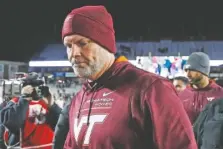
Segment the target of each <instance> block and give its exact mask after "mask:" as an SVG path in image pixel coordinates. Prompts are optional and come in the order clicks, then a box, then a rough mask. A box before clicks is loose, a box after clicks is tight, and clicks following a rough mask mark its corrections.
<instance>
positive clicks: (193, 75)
mask: <svg viewBox="0 0 223 149" xmlns="http://www.w3.org/2000/svg"><path fill="white" fill-rule="evenodd" d="M186 75H187V77H188V80H189V82H190V83H191V84H194V85H197V84H199V83H200V81H201V80H202V79H203V74H202V73H200V72H197V71H193V70H186Z"/></svg>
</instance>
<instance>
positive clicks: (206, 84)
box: [196, 77, 210, 88]
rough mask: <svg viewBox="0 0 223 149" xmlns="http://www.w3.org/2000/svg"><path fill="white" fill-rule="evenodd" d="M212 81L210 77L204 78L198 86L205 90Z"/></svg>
mask: <svg viewBox="0 0 223 149" xmlns="http://www.w3.org/2000/svg"><path fill="white" fill-rule="evenodd" d="M209 83H210V80H209V78H208V77H204V78H203V79H202V80H201V81H200V83H199V84H197V85H196V86H197V88H205V87H207V86H208V85H209Z"/></svg>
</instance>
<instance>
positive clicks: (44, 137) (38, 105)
mask: <svg viewBox="0 0 223 149" xmlns="http://www.w3.org/2000/svg"><path fill="white" fill-rule="evenodd" d="M33 93H34V88H33V87H32V86H30V85H27V86H25V87H23V88H22V95H26V96H27V95H31V96H29V97H25V96H21V97H20V98H13V99H12V100H11V101H9V102H8V104H7V105H6V107H4V108H3V109H2V110H1V112H0V122H1V124H3V126H5V128H7V129H6V130H8V131H6V132H5V135H4V136H5V137H4V141H5V142H6V144H8V146H9V147H11V148H13V147H15V146H17V145H20V146H21V147H29V148H30V147H32V148H41V149H51V148H52V139H53V135H54V128H55V126H56V123H57V120H58V118H59V115H60V112H61V108H59V107H58V106H57V105H56V104H55V103H54V100H53V98H51V95H50V94H48V95H49V96H46V97H44V98H42V99H40V98H39V97H38V96H36V95H37V94H35V93H34V94H33ZM19 143H21V144H19Z"/></svg>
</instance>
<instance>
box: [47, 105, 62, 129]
mask: <svg viewBox="0 0 223 149" xmlns="http://www.w3.org/2000/svg"><path fill="white" fill-rule="evenodd" d="M61 110H62V109H61V108H60V107H59V106H58V105H57V104H53V105H52V106H51V107H50V108H49V114H48V115H47V123H48V124H49V125H50V126H51V128H52V129H53V130H54V129H55V127H56V124H57V121H58V119H59V116H60V113H61Z"/></svg>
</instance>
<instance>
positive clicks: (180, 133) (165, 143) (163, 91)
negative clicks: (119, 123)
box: [144, 80, 197, 149]
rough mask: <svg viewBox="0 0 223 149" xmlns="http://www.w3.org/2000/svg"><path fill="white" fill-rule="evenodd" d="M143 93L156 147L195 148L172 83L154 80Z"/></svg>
mask: <svg viewBox="0 0 223 149" xmlns="http://www.w3.org/2000/svg"><path fill="white" fill-rule="evenodd" d="M144 95H145V97H144V103H146V104H145V106H146V108H147V110H148V111H149V112H150V116H151V119H152V125H153V132H154V133H153V135H154V144H155V146H156V147H157V149H197V145H196V141H195V138H194V134H193V130H192V125H191V123H190V121H189V118H188V116H187V115H186V112H185V110H184V108H183V105H182V103H181V101H180V100H179V97H178V95H177V93H176V91H175V89H174V87H173V86H172V84H171V83H170V82H169V81H167V80H156V81H155V82H154V83H153V84H152V85H151V86H150V87H149V88H148V89H147V90H146V93H145V94H144ZM146 108H145V109H146Z"/></svg>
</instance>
